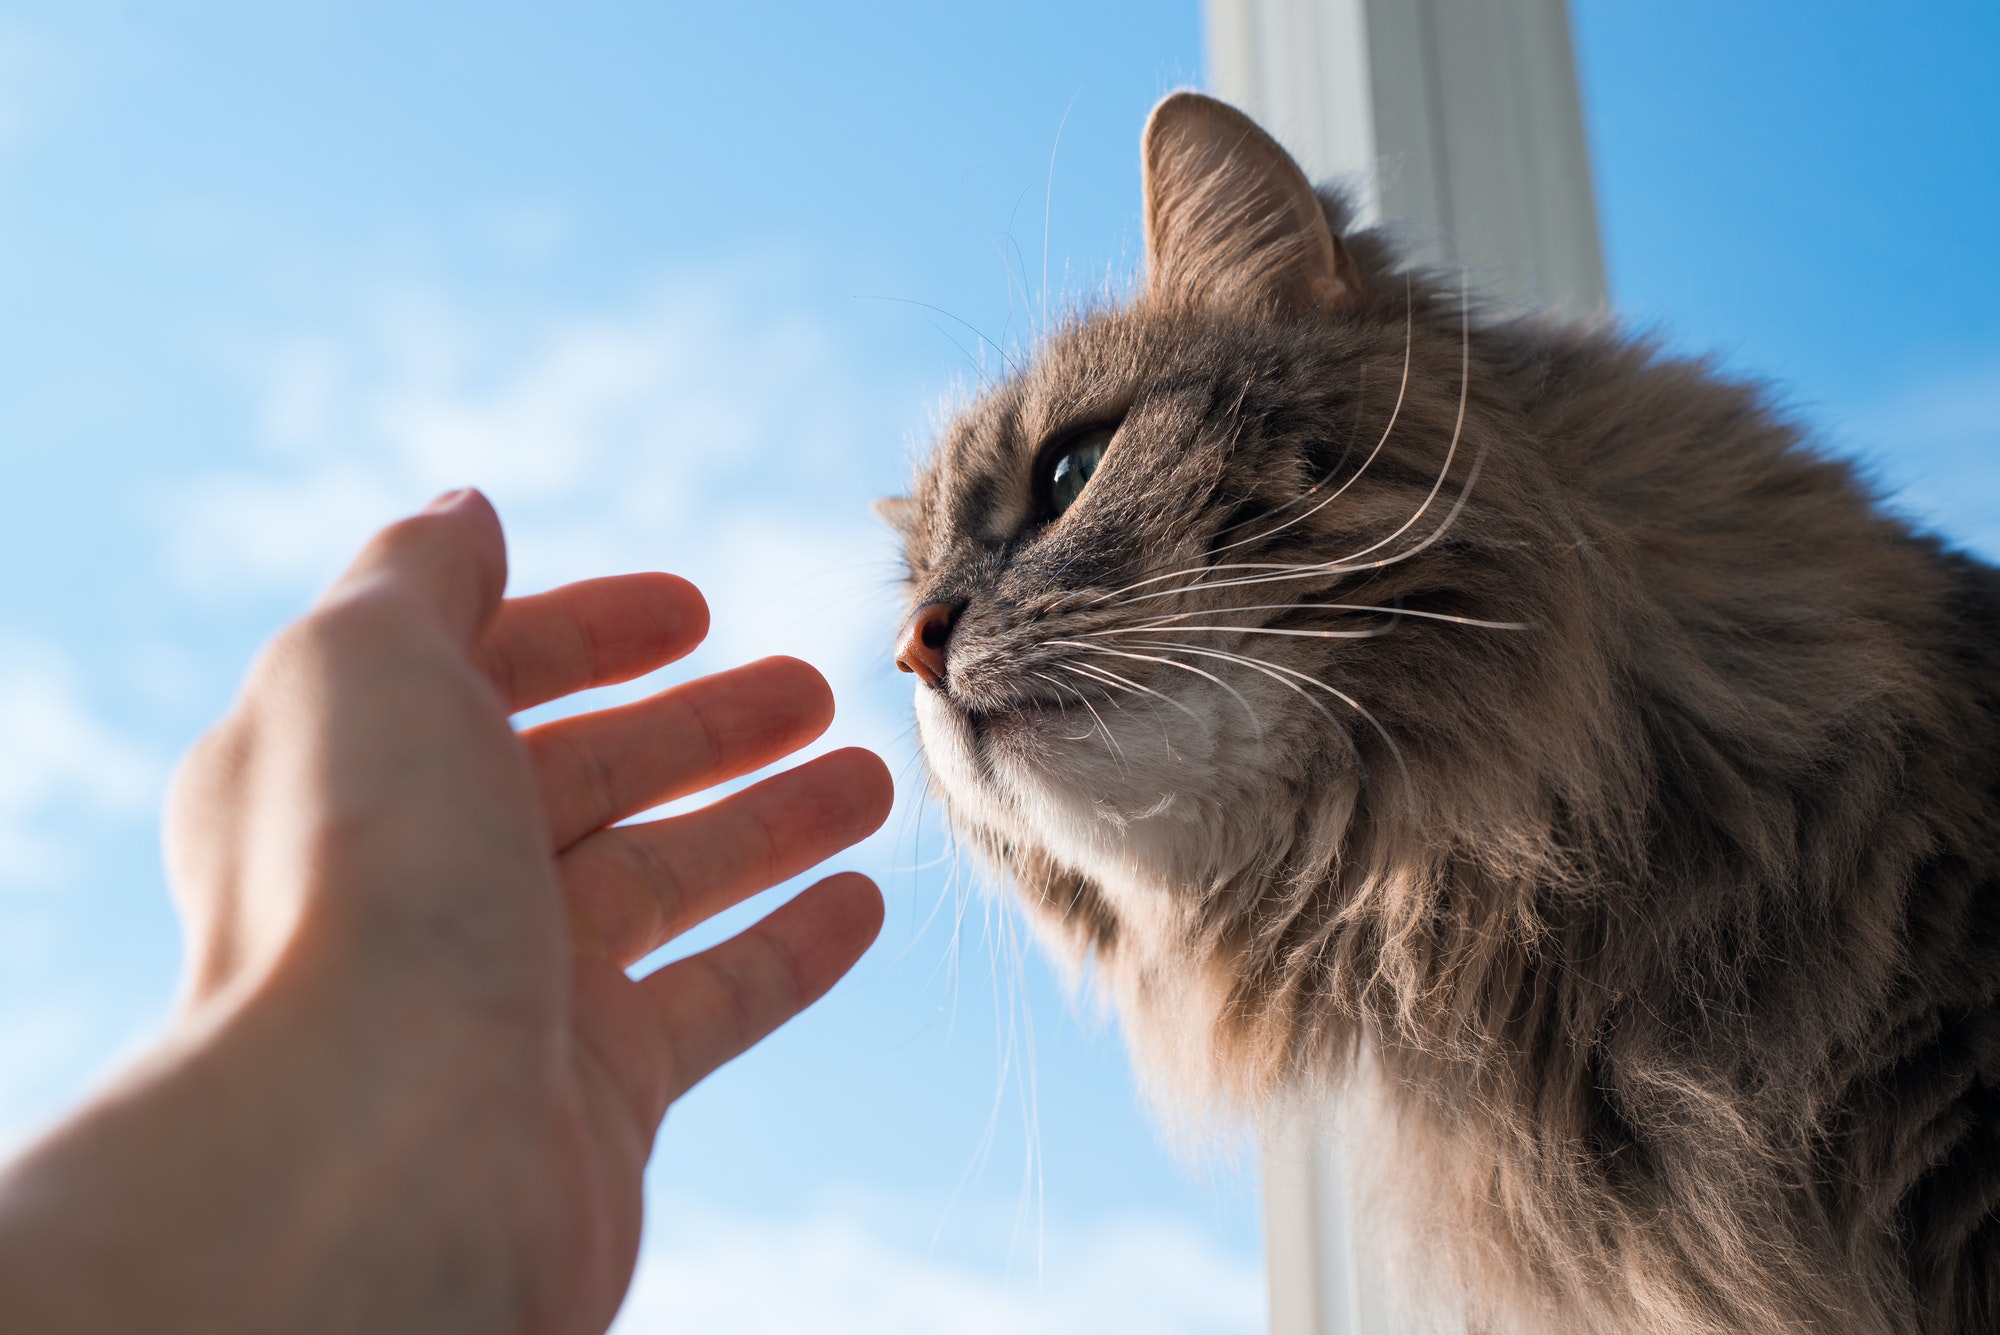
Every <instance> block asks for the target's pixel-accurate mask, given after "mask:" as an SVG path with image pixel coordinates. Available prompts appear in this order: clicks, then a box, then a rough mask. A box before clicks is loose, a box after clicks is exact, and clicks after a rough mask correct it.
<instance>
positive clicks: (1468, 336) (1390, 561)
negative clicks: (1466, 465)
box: [1116, 308, 1486, 607]
mask: <svg viewBox="0 0 2000 1335" xmlns="http://www.w3.org/2000/svg"><path fill="white" fill-rule="evenodd" d="M1470 321H1471V316H1470V313H1469V308H1467V311H1466V313H1464V314H1462V316H1461V322H1460V323H1461V328H1460V350H1459V384H1458V419H1457V421H1456V422H1454V423H1453V424H1452V429H1451V443H1450V444H1449V445H1448V446H1447V447H1446V449H1445V457H1444V465H1443V467H1441V468H1440V469H1439V470H1438V476H1437V481H1435V482H1433V483H1432V484H1431V489H1430V492H1429V493H1428V494H1427V495H1426V496H1425V497H1424V500H1423V503H1422V504H1420V505H1419V506H1418V507H1417V508H1416V510H1415V511H1414V512H1412V514H1411V515H1410V517H1409V518H1408V519H1406V520H1404V521H1403V523H1402V525H1401V526H1400V527H1398V528H1397V529H1396V531H1395V532H1393V533H1391V534H1389V535H1388V536H1387V537H1385V538H1382V539H1379V540H1377V541H1376V542H1373V543H1370V544H1369V545H1368V546H1366V547H1363V548H1362V549H1360V550H1359V551H1356V552H1350V553H1348V554H1347V555H1346V556H1342V557H1337V558H1335V559H1334V560H1332V561H1327V562H1323V563H1319V564H1314V565H1292V566H1276V565H1271V564H1267V565H1265V566H1264V567H1263V568H1264V569H1267V570H1276V571H1279V572H1280V573H1274V574H1264V575H1251V576H1244V577H1242V578H1239V579H1228V580H1211V581H1201V582H1197V583H1194V584H1185V585H1179V586H1176V587H1175V588H1171V589H1156V590H1154V591H1153V592H1151V593H1142V594H1136V595H1134V596H1133V597H1130V598H1125V599H1122V600H1121V601H1119V602H1118V603H1117V604H1116V606H1119V607H1125V606H1128V605H1130V604H1132V603H1136V602H1144V601H1146V600H1148V599H1152V598H1164V597H1167V596H1169V595H1171V594H1177V593H1193V592H1196V591H1198V590H1206V589H1227V588H1235V587H1238V586H1240V585H1245V584H1268V583H1272V582H1276V581H1281V580H1286V579H1305V578H1318V577H1324V576H1330V575H1349V574H1358V573H1360V572H1362V571H1368V570H1380V569H1382V568H1383V567H1385V566H1392V565H1395V564H1397V563H1398V562H1400V561H1407V560H1409V559H1410V558H1411V557H1413V556H1415V555H1416V554H1417V553H1419V552H1421V551H1423V550H1424V549H1425V548H1427V547H1429V546H1430V545H1431V544H1432V543H1434V542H1436V541H1437V540H1438V539H1439V538H1441V537H1443V536H1444V533H1445V530H1447V529H1449V528H1450V527H1451V526H1452V524H1453V523H1455V522H1456V521H1457V519H1458V516H1459V515H1460V513H1462V512H1463V511H1464V509H1465V503H1466V501H1467V499H1468V498H1469V497H1470V496H1471V495H1472V486H1473V484H1474V483H1475V482H1477V481H1478V480H1479V471H1480V468H1481V466H1482V465H1483V464H1484V463H1485V462H1486V445H1485V442H1484V441H1482V442H1481V443H1480V448H1479V450H1478V452H1477V453H1476V454H1475V455H1474V456H1473V461H1472V468H1471V470H1470V471H1469V472H1468V473H1467V474H1466V478H1465V485H1464V486H1462V487H1460V488H1459V492H1458V499H1457V500H1456V501H1455V502H1454V503H1453V504H1452V507H1451V510H1450V512H1449V513H1447V514H1446V515H1445V517H1444V520H1443V521H1442V522H1441V523H1439V524H1438V526H1437V527H1436V528H1434V529H1432V530H1431V532H1430V534H1429V535H1428V536H1427V537H1425V538H1424V539H1423V541H1421V542H1419V543H1417V544H1416V546H1414V547H1409V548H1406V549H1404V550H1403V551H1400V552H1397V553H1395V554H1394V555H1392V556H1385V557H1382V558H1381V559H1379V560H1375V561H1359V562H1358V561H1357V560H1356V558H1358V557H1362V556H1366V555H1367V554H1368V553H1370V552H1373V551H1379V550H1380V549H1381V548H1382V547H1384V546H1386V545H1387V544H1389V543H1391V542H1394V541H1395V540H1396V539H1397V538H1399V537H1401V536H1402V535H1403V534H1405V533H1407V532H1409V530H1410V528H1411V527H1412V526H1413V525H1415V524H1416V522H1417V521H1418V520H1419V519H1421V518H1423V516H1424V514H1425V513H1426V512H1427V511H1428V510H1429V509H1430V507H1431V505H1432V504H1433V503H1434V502H1435V501H1436V500H1437V497H1438V493H1439V492H1440V491H1442V490H1443V488H1444V484H1445V479H1446V478H1447V477H1449V476H1450V474H1451V465H1452V461H1453V460H1454V459H1455V458H1456V457H1457V455H1458V446H1459V441H1460V439H1461V438H1462V436H1463V434H1464V431H1465V410H1466V406H1467V403H1468V401H1469V397H1470V394H1471V388H1472V327H1471V323H1470ZM1244 568H1246V567H1243V566H1212V567H1209V568H1208V569H1210V570H1229V569H1244ZM1134 587H1136V586H1134Z"/></svg>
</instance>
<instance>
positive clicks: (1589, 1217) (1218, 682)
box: [890, 94, 2000, 1335]
mask: <svg viewBox="0 0 2000 1335" xmlns="http://www.w3.org/2000/svg"><path fill="white" fill-rule="evenodd" d="M1145 154H1146V157H1145V168H1146V195H1147V198H1146V212H1147V242H1148V281H1147V283H1146V285H1145V286H1144V288H1143V289H1142V290H1141V291H1140V292H1139V294H1138V295H1137V296H1136V297H1135V298H1134V299H1133V300H1132V301H1131V303H1130V304H1129V305H1127V306H1125V307H1123V308H1122V309H1117V310H1111V311H1106V312H1102V313H1098V314H1093V315H1090V316H1087V317H1083V318H1079V319H1077V320H1076V321H1074V322H1073V323H1072V324H1070V325H1069V326H1068V327H1066V328H1064V329H1063V330H1061V331H1060V332H1058V333H1057V334H1055V335H1054V336H1053V337H1051V338H1050V339H1049V340H1048V341H1047V343H1046V345H1045V346H1044V347H1042V348H1041V349H1040V350H1039V352H1038V354H1037V355H1036V357H1035V359H1034V361H1033V363H1032V364H1031V365H1029V366H1027V367H1026V368H1025V369H1023V370H1022V371H1020V372H1019V373H1018V374H1016V375H1014V376H1012V377H1011V378H1010V379H1008V380H1007V381H1006V382H1005V383H1003V384H1000V385H999V386H997V387H996V388H994V389H992V390H991V391H990V392H989V393H987V394H986V395H985V396H984V397H983V398H982V399H981V400H980V401H978V402H977V403H975V404H974V405H972V406H971V407H970V408H968V409H967V410H966V411H965V412H963V413H962V414H961V415H960V416H959V417H958V419H957V420H956V421H955V422H953V423H952V424H951V425H950V426H949V427H948V429H947V430H946V431H945V432H944V434H943V437H942V439H941V440H940V442H939V444H938V446H937V448H936V450H935V452H934V454H933V455H932V456H931V457H930V459H929V460H928V461H927V462H926V463H925V464H924V465H923V467H922V468H921V470H920V473H919V475H918V477H917V480H916V484H915V488H914V491H913V492H912V495H911V496H910V498H909V499H908V500H906V501H902V502H895V503H891V506H890V512H891V513H892V517H893V518H894V519H895V520H896V522H897V523H898V526H899V527H900V528H901V529H902V530H903V533H904V536H905V539H906V547H907V555H908V562H909V571H910V575H909V578H910V587H911V593H912V599H913V602H914V603H918V604H924V603H933V602H945V603H951V604H962V605H963V608H962V612H961V613H960V614H959V616H958V618H957V621H956V624H955V626H954V627H953V628H952V630H951V634H950V639H949V641H948V643H947V644H946V646H945V651H944V652H945V659H944V661H945V663H946V666H947V668H948V671H947V674H946V676H945V678H944V680H943V681H941V682H940V683H938V684H936V685H920V686H919V688H918V690H917V697H918V698H917V715H918V722H919V725H920V729H921V734H922V738H923V742H924V747H925V752H926V755H927V757H928V762H929V765H930V768H931V771H932V774H933V776H934V778H935V779H936V781H937V786H938V788H939V790H940V792H941V793H942V796H943V799H944V802H945V805H946V807H947V809H948V811H949V813H950V816H951V819H952V820H953V821H954V823H955V824H956V825H957V827H958V828H959V829H960V830H961V831H962V832H963V833H964V834H965V835H966V836H968V837H969V838H970V839H971V840H973V841H974V842H976V843H977V844H978V845H979V846H980V847H981V848H983V849H984V850H985V851H986V853H987V854H989V855H990V857H991V860H992V861H993V862H994V863H995V864H997V866H998V867H1000V868H1001V869H1003V870H1004V872H1005V873H1006V874H1007V875H1008V876H1009V877H1010V879H1011V880H1012V881H1013V882H1014V884H1015V885H1016V886H1017V887H1018V890H1019V892H1020V894H1021V896H1022V898H1023V899H1024V901H1025V902H1026V904H1027V906H1028V908H1029V910H1030V912H1031V915H1032V916H1033V917H1034V918H1035V919H1036V920H1037V922H1038V924H1039V926H1040V927H1041V929H1042V930H1043V933H1044V935H1045V936H1046V937H1047V938H1048V939H1049V940H1050V941H1051V942H1053V943H1054V944H1055V945H1056V946H1057V947H1058V948H1059V949H1061V950H1063V951H1065V952H1067V953H1069V954H1070V955H1072V956H1073V957H1078V958H1081V957H1089V958H1091V959H1092V960H1093V961H1094V965H1095V968H1096V970H1097V972H1098V975H1099V977H1101V978H1102V979H1103V980H1104V981H1105V982H1106V983H1107V984H1108V986H1109V987H1110V989H1111V990H1112V992H1113V993H1114V994H1115V996H1116V998H1117V1000H1118V1002H1119V1004H1120V1007H1121V1010H1122V1013H1123V1016H1124V1018H1125V1020H1126V1023H1127V1027H1128V1030H1129V1032H1130V1033H1131V1034H1132V1036H1133V1042H1134V1044H1135V1048H1136V1050H1137V1055H1138V1057H1139V1059H1140V1062H1141V1065H1142V1067H1143V1069H1145V1070H1146V1071H1148V1072H1149V1073H1150V1074H1151V1075H1152V1077H1153V1078H1154V1080H1155V1081H1156V1083H1157V1084H1159V1085H1160V1086H1161V1087H1162V1088H1165V1089H1169V1090H1171V1091H1173V1092H1174V1093H1176V1094H1179V1095H1181V1096H1183V1097H1185V1098H1187V1099H1189V1100H1191V1101H1194V1102H1202V1103H1208V1104H1211V1105H1216V1104H1219V1105H1223V1106H1233V1107H1237V1108H1256V1107H1259V1106H1262V1105H1264V1104H1266V1103H1267V1102H1268V1101H1270V1100H1272V1099H1274V1098H1278V1097H1280V1096H1284V1095H1287V1094H1289V1095H1291V1096H1294V1097H1296V1096H1297V1094H1298V1092H1299V1091H1301V1090H1303V1091H1305V1092H1306V1095H1307V1096H1308V1097H1325V1098H1328V1099H1333V1098H1335V1096H1336V1095H1337V1096H1338V1101H1339V1102H1340V1103H1341V1105H1342V1106H1343V1107H1344V1108H1345V1110H1346V1114H1345V1119H1344V1123H1345V1127H1346V1134H1348V1135H1350V1136H1351V1137H1353V1138H1354V1139H1353V1141H1352V1144H1353V1149H1352V1151H1351V1152H1350V1155H1349V1162H1350V1164H1352V1165H1354V1166H1356V1167H1357V1168H1358V1169H1359V1170H1360V1172H1361V1174H1362V1176H1363V1178H1364V1182H1363V1189H1362V1201H1363V1205H1362V1209H1363V1211H1364V1217H1365V1221H1366V1227H1367V1229H1368V1230H1369V1232H1371V1233H1373V1234H1375V1235H1377V1236H1383V1237H1393V1238H1394V1239H1395V1240H1396V1241H1395V1244H1394V1245H1393V1246H1388V1247H1386V1248H1384V1251H1385V1253H1386V1254H1387V1259H1389V1260H1390V1261H1391V1262H1393V1263H1394V1264H1395V1265H1396V1270H1397V1273H1398V1275H1399V1279H1398V1282H1397V1285H1396V1287H1397V1288H1398V1290H1399V1291H1401V1292H1403V1293H1405V1294H1409V1295H1416V1294H1425V1295H1430V1296H1432V1297H1433V1298H1435V1299H1439V1302H1438V1303H1437V1304H1436V1305H1435V1310H1433V1311H1432V1313H1431V1316H1430V1319H1433V1320H1437V1321H1439V1322H1442V1323H1446V1324H1459V1325H1461V1326H1463V1325H1465V1324H1469V1325H1471V1326H1472V1327H1473V1328H1474V1329H1480V1330H1491V1331H1528V1330H1537V1331H1541V1330H1561V1331H1591V1332H1635V1333H1636V1332H1645V1333H1647V1335H1668V1333H1671V1335H1694V1333H1695V1332H1704V1333H1706V1332H1714V1333H1715V1335H1721V1333H1722V1332H1746V1331H1753V1332H1766V1331H1772V1332H1775V1331H1801V1332H1803V1331H1813V1332H1867V1333H1869V1335H1873V1333H1875V1332H1889V1331H1898V1332H1901V1331H1922V1332H1925V1333H1926V1335H1975V1333H1981V1335H1984V1333H1988V1332H1993V1331H1995V1330H2000V1214H1997V1213H1996V1209H1997V1208H2000V823H1997V822H1996V819H1995V812H1996V795H2000V713H1996V711H2000V576H1996V574H1995V572H1994V571H1992V570H1990V569H1988V568H1987V567H1985V566H1983V565H1980V564H1977V563H1975V562H1973V561H1971V560H1969V559H1967V558H1965V557H1963V556H1959V555H1955V554H1953V553H1951V552H1949V551H1946V550H1944V549H1943V548H1941V547H1940V546H1939V545H1938V544H1937V543H1936V542H1934V541H1932V540H1930V539H1928V538H1925V537H1923V536H1920V535H1917V534H1915V533H1913V532H1912V531H1911V530H1910V529H1909V528H1908V527H1907V526H1906V525H1905V524H1904V523H1902V522H1900V521H1898V520H1897V519H1895V518H1894V517H1892V516H1890V515H1889V514H1887V513H1885V511H1884V510H1883V509H1882V508H1881V507H1880V505H1879V504H1878V503H1877V502H1876V500H1875V499H1874V498H1873V497H1872V496H1871V495H1870V494H1869V492H1868V491H1867V489H1866V488H1865V487H1864V486H1862V485H1861V484H1860V483H1859V482H1858V481H1857V480H1856V478H1855V476H1854V474H1853V472H1852V470H1851V469H1850V468H1849V467H1848V466H1847V465H1845V464H1844V463H1841V462H1838V461H1834V460H1831V459H1828V458H1826V457H1824V456H1822V455H1820V454H1818V453H1815V452H1814V451H1812V450H1811V449H1809V448H1807V447H1805V446H1804V445H1803V444H1802V443H1801V440H1800V433H1799V430H1798V428H1797V427H1795V426H1794V425H1792V424H1791V423H1789V422H1787V421H1786V420H1784V419H1783V418H1782V417H1780V416H1779V415H1777V414H1776V413H1774V411H1773V410H1772V409H1771V407H1770V406H1769V403H1768V402H1767V400H1766V398H1765V396H1764V395H1763V394H1762V393H1761V392H1760V391H1758V390H1757V389H1755V388H1753V387H1748V386H1745V385H1742V384H1738V383H1732V382H1729V381H1727V380H1724V379H1722V378H1721V377H1719V376H1718V375H1716V374H1715V373H1714V372H1713V371H1712V370H1711V369H1710V368H1708V367H1706V366H1703V365H1700V364H1696V363H1690V362H1686V361H1681V360H1675V359H1672V358H1669V357H1666V356H1663V355H1661V354H1660V353H1659V352H1658V351H1657V350H1656V349H1653V348H1651V347H1649V346H1647V345H1645V344H1644V343H1641V342H1636V341H1634V340H1632V339H1630V338H1627V337H1624V336H1621V335H1620V334H1619V333H1617V332H1616V331H1614V330H1612V329H1610V328H1607V327H1603V326H1579V325H1566V324H1560V323H1555V322H1548V321H1521V320H1512V321H1488V322H1485V323H1482V322H1481V321H1480V320H1479V319H1478V318H1477V316H1476V313H1475V314H1474V316H1473V318H1471V319H1470V320H1468V317H1467V314H1466V305H1465V303H1464V302H1463V300H1462V298H1461V294H1460V292H1459V291H1458V290H1457V288H1456V284H1455V283H1454V282H1452V281H1450V280H1442V281H1441V280H1440V279H1438V278H1437V277H1436V276H1434V275H1429V274H1424V273H1413V272H1409V271H1407V270H1405V269H1403V268H1401V267H1399V265H1398V264H1397V262H1396V261H1395V259H1394V257H1393V256H1392V255H1391V254H1390V253H1388V251H1387V249H1386V247H1385V246H1384V245H1383V243H1382V242H1381V241H1380V240H1379V238H1377V237H1375V236H1372V235H1370V234H1366V233H1363V234H1356V235H1348V236H1345V237H1344V238H1342V233H1343V231H1344V230H1345V228H1344V213H1343V208H1342V206H1341V204H1340V202H1339V201H1338V200H1337V199H1336V198H1334V197H1332V196H1325V197H1315V196H1314V195H1313V193H1312V192H1311V190H1310V188H1309V187H1308V186H1307V184H1306V182H1305V180H1304V178H1303V176H1301V175H1300V174H1299V171H1298V169H1297V167H1296V166H1294V165H1293V164H1292V163H1291V160H1290V159H1289V158H1288V157H1286V156H1285V155H1284V153H1283V150H1282V149H1279V148H1278V147H1277V146H1276V145H1275V144H1274V143H1273V142H1272V141H1270V140H1269V139H1268V138H1267V137H1265V136H1264V135H1263V134H1262V132H1261V131H1259V130H1257V129H1256V128H1255V127H1254V126H1253V125H1251V124H1250V122H1248V121H1247V120H1245V119H1244V118H1243V117H1241V116H1240V115H1239V114H1237V113H1235V112H1233V111H1231V110H1230V109H1228V108H1226V107H1224V106H1222V105H1221V104H1219V103H1215V102H1213V101H1210V100H1208V99H1205V98H1201V97H1198V96H1195V95H1192V94H1176V95H1174V96H1173V97H1171V98H1169V99H1168V100H1167V101H1166V102H1164V103H1163V104H1162V105H1161V107H1160V108H1159V109H1158V110H1157V111H1156V112H1155V114H1154V118H1153V120H1152V121H1151V122H1150V123H1149V125H1148V128H1147V134H1146V139H1145ZM1336 238H1341V239H1336ZM1406 367H1407V370H1406ZM1110 422H1121V423H1122V425H1121V426H1120V427H1119V430H1118V434H1117V436H1116V437H1115V439H1114V442H1113V444H1112V445H1111V448H1110V450H1109V452H1108V453H1107V454H1106V455H1105V457H1104V462H1103V465H1102V467H1101V469H1100V470H1099V471H1098V473H1097V474H1096V476H1095V477H1094V478H1093V479H1092V480H1091V481H1090V482H1089V484H1088V486H1087V487H1086V488H1085V490H1084V491H1083V493H1082V495H1081V497H1080V499H1079V500H1078V501H1077V502H1076V503H1075V505H1074V506H1073V508H1071V509H1070V510H1068V511H1067V512H1066V513H1064V514H1062V515H1061V516H1060V518H1056V519H1054V520H1053V521H1050V520H1049V519H1048V518H1047V515H1046V513H1040V514H1038V513H1037V511H1036V508H1035V507H1036V500H1035V497H1036V494H1037V493H1036V483H1035V480H1034V472H1033V470H1034V469H1035V468H1036V467H1037V466H1038V463H1045V462H1046V456H1045V453H1044V451H1045V446H1046V445H1047V443H1048V442H1051V441H1057V440H1060V439H1062V438H1063V437H1064V436H1065V435H1066V434H1067V433H1071V432H1073V431H1075V430H1076V429H1077V428H1079V427H1084V426H1089V425H1093V424H1104V423H1110ZM1392 423H1393V425H1392ZM1378 443H1379V449H1378ZM1260 567H1261V568H1260ZM1226 579H1234V580H1238V581H1242V580H1253V581H1257V582H1238V583H1235V584H1233V585H1230V586H1227V587H1216V585H1217V584H1218V583H1219V582H1220V581H1223V580H1226ZM1140 595H1152V596H1148V597H1145V598H1144V599H1143V600H1139V601H1134V599H1137V598H1139V596H1140ZM1329 604H1341V605H1344V606H1343V607H1338V608H1337V607H1331V606H1328V605H1329ZM1356 607H1360V608H1387V609H1399V610H1400V612H1401V614H1400V615H1398V614H1397V613H1396V612H1393V611H1391V612H1380V611H1354V610H1346V609H1348V608H1356ZM1228 609H1237V610H1228ZM1425 614H1429V615H1425ZM1441 618H1461V620H1448V619H1441ZM1469 623H1489V624H1469ZM1200 626H1211V627H1225V626H1226V627H1234V628H1236V629H1233V630H1219V629H1218V630H1196V629H1194V628H1195V627H1200ZM1278 631H1308V632H1315V631H1332V632H1355V631H1361V632H1369V634H1366V635H1363V636H1356V637H1343V638H1334V637H1322V636H1318V635H1313V634H1306V635H1295V634H1276V633H1271V632H1278ZM1118 655H1124V656H1123V657H1120V656H1118ZM1230 655H1234V656H1235V657H1231V656H1230ZM1245 660H1259V661H1256V662H1251V661H1245ZM1364 710H1365V711H1366V713H1365V714H1364V713H1363V711H1364ZM1371 716H1372V717H1371ZM1329 1125H1331V1119H1330V1121H1329ZM1407 1319H1408V1320H1410V1321H1413V1322H1414V1321H1416V1320H1417V1317H1415V1316H1410V1317H1408V1318H1407Z"/></svg>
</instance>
